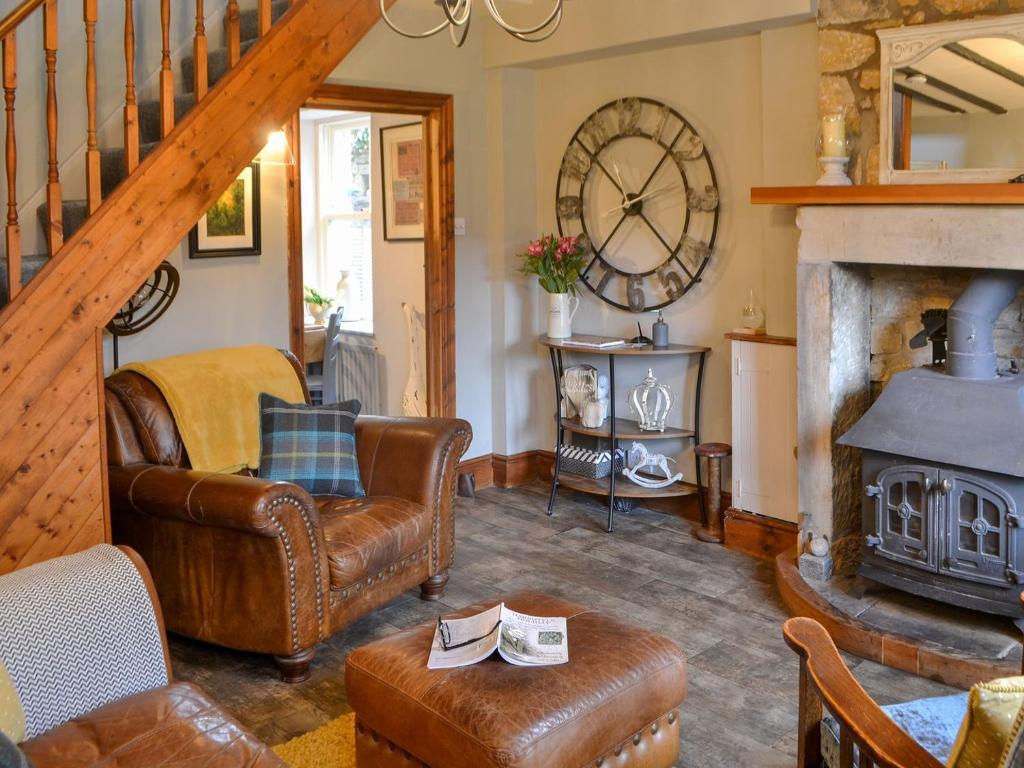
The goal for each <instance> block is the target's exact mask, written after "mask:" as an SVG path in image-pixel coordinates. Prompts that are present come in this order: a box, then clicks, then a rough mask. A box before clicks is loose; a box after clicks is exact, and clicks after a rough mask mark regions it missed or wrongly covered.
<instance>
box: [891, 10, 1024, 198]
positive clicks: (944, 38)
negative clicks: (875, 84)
mask: <svg viewBox="0 0 1024 768" xmlns="http://www.w3.org/2000/svg"><path fill="white" fill-rule="evenodd" d="M978 37H1005V38H1009V39H1011V40H1016V41H1018V42H1020V43H1024V13H1015V14H1010V15H1007V16H995V17H991V18H986V19H977V20H972V21H943V22H939V23H937V24H921V25H919V26H913V27H894V28H892V29H880V30H878V39H879V41H880V44H881V54H882V64H881V77H882V81H881V88H882V90H881V94H880V96H879V101H880V104H879V109H880V110H881V115H880V120H881V124H880V126H879V128H880V134H881V139H880V145H879V148H878V165H879V168H878V180H879V182H880V183H882V184H941V183H946V184H971V183H984V182H1005V181H1008V180H1009V179H1010V178H1012V177H1014V176H1016V175H1017V174H1019V173H1020V172H1021V169H1020V168H962V169H961V168H951V169H946V170H927V171H923V170H922V171H910V170H896V169H895V168H893V162H892V153H893V142H894V138H893V124H892V98H893V76H892V75H893V71H894V70H895V69H896V68H898V67H906V66H910V65H912V64H914V63H916V62H919V61H921V60H922V59H923V58H924V57H925V56H927V55H928V54H929V53H931V52H932V51H934V50H936V49H937V48H941V47H942V46H943V45H945V44H947V43H953V42H958V41H961V40H969V39H972V38H978ZM1022 165H1024V163H1022Z"/></svg>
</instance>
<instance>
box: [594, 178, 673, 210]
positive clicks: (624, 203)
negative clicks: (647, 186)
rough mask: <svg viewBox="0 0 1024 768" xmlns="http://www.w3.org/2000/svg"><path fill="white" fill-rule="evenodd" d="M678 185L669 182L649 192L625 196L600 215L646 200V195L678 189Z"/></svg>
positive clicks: (651, 195) (650, 195)
mask: <svg viewBox="0 0 1024 768" xmlns="http://www.w3.org/2000/svg"><path fill="white" fill-rule="evenodd" d="M680 186H681V185H680V184H669V185H668V186H664V187H659V188H658V189H652V190H651V191H650V192H644V193H643V194H642V195H638V196H637V197H634V198H632V199H630V198H628V197H627V198H625V199H624V200H623V201H622V202H621V203H619V204H618V205H616V206H615V207H614V208H609V209H608V210H607V211H605V212H604V213H603V214H601V215H602V216H611V215H612V214H613V213H615V212H616V211H624V210H625V209H626V208H629V206H631V205H633V203H638V202H640V201H641V200H646V199H647V198H648V197H653V196H654V195H659V194H661V193H662V192H669V191H671V190H673V189H679V187H680Z"/></svg>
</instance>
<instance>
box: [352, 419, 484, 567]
mask: <svg viewBox="0 0 1024 768" xmlns="http://www.w3.org/2000/svg"><path fill="white" fill-rule="evenodd" d="M472 439H473V428H472V427H471V426H470V425H469V422H466V421H463V420H462V419H423V418H386V417H381V416H363V417H360V418H359V419H357V420H356V451H357V453H358V456H359V471H360V474H361V475H362V479H363V487H364V489H365V490H366V495H367V496H397V497H398V498H402V499H408V500H409V501H415V502H416V503H418V504H422V505H424V506H425V507H427V509H429V510H431V513H432V515H433V531H432V534H431V575H432V576H435V575H439V574H443V573H444V572H445V571H447V570H448V567H449V566H450V565H451V562H452V558H453V556H454V554H455V522H454V517H453V514H454V504H455V483H456V473H457V470H458V466H459V460H460V459H461V458H462V456H463V454H464V453H465V452H466V449H467V448H469V444H470V442H471V441H472ZM445 578H446V577H445ZM439 586H440V587H443V583H442V584H440V585H439Z"/></svg>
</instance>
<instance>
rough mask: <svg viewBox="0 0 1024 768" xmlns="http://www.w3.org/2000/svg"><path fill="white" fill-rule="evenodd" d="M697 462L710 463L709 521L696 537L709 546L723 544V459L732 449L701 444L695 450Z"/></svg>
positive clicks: (707, 505) (712, 444)
mask: <svg viewBox="0 0 1024 768" xmlns="http://www.w3.org/2000/svg"><path fill="white" fill-rule="evenodd" d="M695 452H696V454H697V461H700V460H701V458H705V459H707V461H708V487H707V490H706V491H702V492H703V493H707V497H708V500H707V504H705V505H703V506H704V508H705V509H707V519H706V520H704V521H703V522H704V525H702V526H701V527H700V528H698V529H697V533H696V536H697V538H698V539H700V540H701V541H706V542H707V543H709V544H721V543H722V540H723V538H724V537H723V535H722V459H724V458H725V457H726V456H728V455H730V454H731V453H732V448H731V447H730V446H728V445H727V444H725V443H701V444H700V445H698V446H697V448H696V449H695Z"/></svg>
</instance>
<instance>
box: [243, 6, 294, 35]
mask: <svg viewBox="0 0 1024 768" xmlns="http://www.w3.org/2000/svg"><path fill="white" fill-rule="evenodd" d="M289 5H290V3H289V0H274V2H273V3H271V4H270V18H271V20H272V21H277V20H278V19H279V18H281V17H282V16H284V14H285V11H287V10H288V6H289ZM238 31H239V37H240V38H241V40H242V42H245V41H246V40H255V39H256V38H258V37H259V36H260V15H259V10H258V9H257V8H249V9H248V10H245V11H242V12H241V13H240V14H239V15H238Z"/></svg>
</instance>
